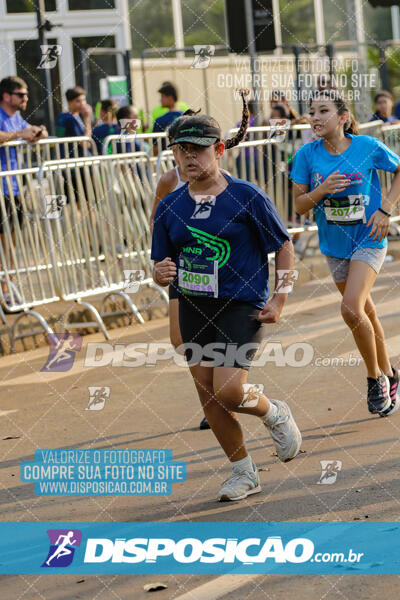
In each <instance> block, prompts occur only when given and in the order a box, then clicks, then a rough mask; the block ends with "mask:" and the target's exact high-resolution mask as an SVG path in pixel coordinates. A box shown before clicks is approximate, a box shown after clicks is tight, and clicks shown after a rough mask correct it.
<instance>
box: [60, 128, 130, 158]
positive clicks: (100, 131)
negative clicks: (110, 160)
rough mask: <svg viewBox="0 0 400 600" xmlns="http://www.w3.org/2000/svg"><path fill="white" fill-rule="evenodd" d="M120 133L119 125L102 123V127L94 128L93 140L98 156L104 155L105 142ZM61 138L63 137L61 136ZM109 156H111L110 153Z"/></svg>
mask: <svg viewBox="0 0 400 600" xmlns="http://www.w3.org/2000/svg"><path fill="white" fill-rule="evenodd" d="M118 132H119V127H118V125H117V124H115V125H108V124H107V123H102V124H101V125H97V127H94V129H93V131H92V138H93V139H94V141H95V144H96V147H97V152H98V154H103V142H104V140H105V139H106V137H108V136H109V135H115V134H116V133H118ZM60 137H61V136H60ZM108 154H111V152H110V151H109V152H108Z"/></svg>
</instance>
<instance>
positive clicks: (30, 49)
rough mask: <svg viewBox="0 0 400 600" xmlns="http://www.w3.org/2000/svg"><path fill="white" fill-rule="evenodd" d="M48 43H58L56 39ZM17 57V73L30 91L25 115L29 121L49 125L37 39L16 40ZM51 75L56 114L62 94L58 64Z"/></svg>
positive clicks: (59, 110) (50, 71) (34, 123)
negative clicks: (39, 68)
mask: <svg viewBox="0 0 400 600" xmlns="http://www.w3.org/2000/svg"><path fill="white" fill-rule="evenodd" d="M47 43H48V44H57V40H56V39H49V40H48V42H47ZM14 48H15V58H16V63H17V75H18V77H22V79H23V80H24V81H25V82H26V84H27V86H28V91H29V100H28V106H27V108H26V111H25V112H24V113H23V115H22V116H23V117H24V119H25V120H26V121H28V123H31V124H33V125H40V124H41V123H45V124H47V125H48V114H47V108H46V106H47V105H46V102H44V96H43V87H42V83H41V73H40V70H38V65H39V63H40V60H41V54H40V51H39V47H38V42H37V40H15V42H14ZM49 73H50V77H51V87H52V91H53V106H54V114H55V115H57V114H58V113H59V112H61V96H60V72H59V69H58V62H57V65H56V66H55V67H54V68H52V69H49Z"/></svg>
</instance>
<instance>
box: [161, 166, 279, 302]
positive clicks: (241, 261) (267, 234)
mask: <svg viewBox="0 0 400 600" xmlns="http://www.w3.org/2000/svg"><path fill="white" fill-rule="evenodd" d="M224 177H225V178H226V179H227V180H228V184H229V185H228V187H227V188H226V189H225V190H224V191H223V192H222V193H221V194H219V195H218V196H217V197H216V198H215V202H214V203H212V202H210V203H207V206H204V205H203V208H204V210H201V211H199V204H198V203H197V202H195V200H193V198H192V197H191V196H190V194H189V192H188V184H187V183H186V184H185V186H184V187H181V188H180V189H179V190H176V191H174V192H172V193H171V194H168V195H167V196H165V197H164V198H163V199H162V200H161V202H160V204H159V205H158V207H157V211H156V214H155V218H154V231H153V241H152V249H151V258H152V259H153V260H155V261H161V260H164V258H166V257H167V256H170V257H171V258H172V260H174V261H175V262H176V263H178V256H179V254H180V252H181V251H182V250H183V249H185V252H189V253H190V254H193V255H194V256H196V257H201V259H206V258H211V257H213V258H215V259H216V260H218V298H230V299H235V300H240V301H242V302H248V303H250V304H253V305H255V306H257V307H259V308H262V307H263V306H264V305H265V303H266V301H267V299H268V296H269V285H268V277H269V271H268V256H267V255H268V253H270V252H276V251H277V250H279V248H280V247H281V246H282V245H283V244H284V243H285V242H286V241H287V240H290V236H289V234H288V232H287V231H286V228H285V226H284V224H283V222H282V220H281V218H280V217H279V214H278V212H277V210H276V208H275V206H274V205H273V204H272V202H271V200H270V198H269V197H268V196H267V194H265V193H264V192H263V191H262V190H261V189H260V188H258V187H257V186H256V185H254V184H253V183H248V182H247V181H243V180H242V179H236V178H235V177H230V176H228V175H226V174H224ZM188 248H189V250H188ZM177 266H178V265H177Z"/></svg>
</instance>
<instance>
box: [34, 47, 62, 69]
mask: <svg viewBox="0 0 400 600" xmlns="http://www.w3.org/2000/svg"><path fill="white" fill-rule="evenodd" d="M40 49H41V51H42V57H41V59H40V63H39V65H38V69H53V68H54V67H55V66H56V65H57V62H58V57H59V56H61V52H62V46H59V45H58V44H52V45H51V46H49V45H48V44H43V45H41V46H40Z"/></svg>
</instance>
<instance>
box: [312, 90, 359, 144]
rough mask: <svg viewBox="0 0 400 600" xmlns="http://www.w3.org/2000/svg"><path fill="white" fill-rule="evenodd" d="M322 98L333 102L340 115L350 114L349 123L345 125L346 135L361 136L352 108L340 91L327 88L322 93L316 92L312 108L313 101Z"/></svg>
mask: <svg viewBox="0 0 400 600" xmlns="http://www.w3.org/2000/svg"><path fill="white" fill-rule="evenodd" d="M321 98H325V99H327V100H331V102H333V103H334V105H335V106H336V110H337V113H338V115H343V114H344V113H346V112H347V113H348V114H349V116H348V118H347V121H346V122H345V124H344V132H345V133H351V134H353V135H360V132H359V130H358V124H357V121H356V119H355V117H354V115H353V113H352V112H351V111H350V107H349V105H348V103H347V101H346V100H345V98H344V96H343V93H340V92H339V91H338V90H336V89H333V88H326V89H324V90H321V91H319V90H317V91H316V92H314V94H313V96H312V97H311V100H310V106H311V104H312V103H313V100H319V99H321Z"/></svg>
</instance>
